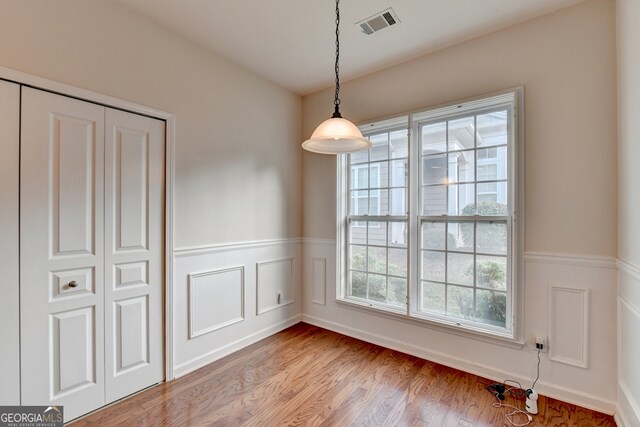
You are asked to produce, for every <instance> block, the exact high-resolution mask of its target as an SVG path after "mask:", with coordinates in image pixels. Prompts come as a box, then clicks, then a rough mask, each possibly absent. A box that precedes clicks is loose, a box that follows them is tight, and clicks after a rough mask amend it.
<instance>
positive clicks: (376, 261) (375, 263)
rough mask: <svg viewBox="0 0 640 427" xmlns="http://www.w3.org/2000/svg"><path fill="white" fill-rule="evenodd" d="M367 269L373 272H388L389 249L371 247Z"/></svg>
mask: <svg viewBox="0 0 640 427" xmlns="http://www.w3.org/2000/svg"><path fill="white" fill-rule="evenodd" d="M367 262H368V264H367V270H368V271H369V272H371V273H381V274H387V250H386V249H385V248H376V247H369V257H368V259H367Z"/></svg>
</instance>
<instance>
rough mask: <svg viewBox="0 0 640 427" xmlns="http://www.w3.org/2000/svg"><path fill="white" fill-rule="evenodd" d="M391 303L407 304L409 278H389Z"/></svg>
mask: <svg viewBox="0 0 640 427" xmlns="http://www.w3.org/2000/svg"><path fill="white" fill-rule="evenodd" d="M388 303H389V304H391V305H398V306H402V305H406V304H407V279H398V278H396V277H390V278H389V300H388Z"/></svg>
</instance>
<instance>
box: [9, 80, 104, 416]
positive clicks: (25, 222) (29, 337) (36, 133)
mask: <svg viewBox="0 0 640 427" xmlns="http://www.w3.org/2000/svg"><path fill="white" fill-rule="evenodd" d="M104 115H105V109H104V108H103V107H99V106H97V105H94V104H90V103H87V102H82V101H78V100H75V99H71V98H66V97H63V96H58V95H54V94H51V93H47V92H43V91H38V90H34V89H30V88H24V89H23V96H22V141H21V172H20V176H21V180H20V188H21V193H20V204H21V207H20V220H21V222H20V236H21V240H20V275H21V278H20V282H21V297H20V309H21V310H20V316H21V336H22V339H21V350H22V351H21V360H22V365H21V378H22V404H23V405H48V404H55V405H64V407H65V411H64V414H65V420H69V419H73V418H75V417H77V416H79V415H82V414H84V413H86V412H89V411H91V410H93V409H95V408H98V407H100V406H102V405H104V403H105V388H104V385H105V383H104V312H103V309H104V289H103V277H104V272H103V265H104V253H103V248H104V242H103V230H104V222H103V220H104V211H103V200H104V194H103V189H104V182H103V180H104V168H103V166H104Z"/></svg>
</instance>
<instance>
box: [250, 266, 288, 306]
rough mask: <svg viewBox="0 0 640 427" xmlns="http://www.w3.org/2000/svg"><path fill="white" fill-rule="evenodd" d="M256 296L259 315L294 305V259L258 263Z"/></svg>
mask: <svg viewBox="0 0 640 427" xmlns="http://www.w3.org/2000/svg"><path fill="white" fill-rule="evenodd" d="M256 295H257V302H256V314H258V315H260V314H264V313H266V312H268V311H271V310H275V309H277V308H280V307H283V306H285V305H287V304H291V303H293V302H294V300H293V258H285V259H277V260H272V261H261V262H258V263H257V265H256Z"/></svg>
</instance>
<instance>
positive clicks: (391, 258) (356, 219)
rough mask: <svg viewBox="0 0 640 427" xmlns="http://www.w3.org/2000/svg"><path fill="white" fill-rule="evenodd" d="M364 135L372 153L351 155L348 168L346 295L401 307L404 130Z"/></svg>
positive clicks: (404, 226)
mask: <svg viewBox="0 0 640 427" xmlns="http://www.w3.org/2000/svg"><path fill="white" fill-rule="evenodd" d="M367 137H368V138H369V140H371V142H372V147H371V149H370V150H368V151H364V152H360V153H355V154H353V155H351V158H350V165H349V173H350V180H349V183H350V185H349V192H350V195H351V196H350V203H349V223H348V229H349V231H348V235H349V237H348V242H349V244H348V249H349V267H348V270H349V273H348V274H349V286H348V289H347V293H348V295H349V297H352V298H357V299H362V300H364V301H368V300H371V301H376V302H380V303H385V304H389V305H392V306H404V305H405V304H406V295H407V256H408V253H407V186H408V163H407V162H408V154H409V153H408V137H407V130H406V127H405V128H404V129H400V130H385V131H380V132H376V133H373V134H369V135H367ZM367 171H368V174H367ZM363 200H364V202H363ZM367 201H368V205H367V203H366V202H367Z"/></svg>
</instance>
